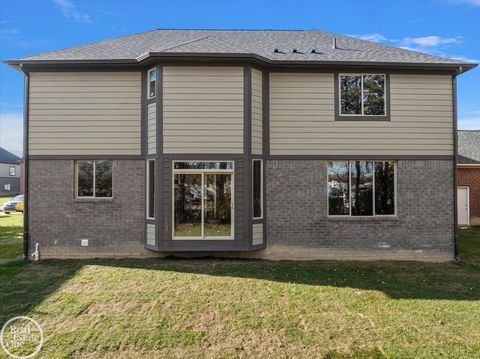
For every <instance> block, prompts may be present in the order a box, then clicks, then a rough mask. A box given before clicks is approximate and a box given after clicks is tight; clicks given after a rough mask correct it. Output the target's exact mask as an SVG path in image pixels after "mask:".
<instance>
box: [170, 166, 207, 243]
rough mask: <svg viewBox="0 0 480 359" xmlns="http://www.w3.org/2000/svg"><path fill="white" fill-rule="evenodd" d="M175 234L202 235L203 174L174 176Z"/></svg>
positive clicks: (182, 235) (181, 235) (176, 235)
mask: <svg viewBox="0 0 480 359" xmlns="http://www.w3.org/2000/svg"><path fill="white" fill-rule="evenodd" d="M174 211H175V213H174V218H175V225H174V236H175V237H201V236H202V174H200V173H199V174H175V176H174Z"/></svg>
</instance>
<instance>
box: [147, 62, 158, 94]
mask: <svg viewBox="0 0 480 359" xmlns="http://www.w3.org/2000/svg"><path fill="white" fill-rule="evenodd" d="M153 71H155V87H154V91H155V95H154V96H150V83H151V81H150V73H151V72H153ZM157 81H158V71H157V68H156V67H152V68H151V69H150V70H148V71H147V100H150V99H152V98H155V97H157Z"/></svg>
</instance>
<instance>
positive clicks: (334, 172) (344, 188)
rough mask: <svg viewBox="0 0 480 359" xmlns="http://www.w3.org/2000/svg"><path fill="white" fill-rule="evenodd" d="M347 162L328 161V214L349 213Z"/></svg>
mask: <svg viewBox="0 0 480 359" xmlns="http://www.w3.org/2000/svg"><path fill="white" fill-rule="evenodd" d="M348 166H349V165H348V161H347V162H328V214H329V215H331V216H339V215H348V214H350V209H349V206H350V202H349V179H348V176H349V171H348Z"/></svg>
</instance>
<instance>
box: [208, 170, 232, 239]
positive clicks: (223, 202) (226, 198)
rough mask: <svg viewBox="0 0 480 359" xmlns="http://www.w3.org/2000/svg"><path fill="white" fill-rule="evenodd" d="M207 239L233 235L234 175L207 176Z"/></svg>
mask: <svg viewBox="0 0 480 359" xmlns="http://www.w3.org/2000/svg"><path fill="white" fill-rule="evenodd" d="M204 216H205V219H204V236H205V237H230V236H231V235H232V175H231V174H230V173H212V174H209V173H207V174H205V213H204Z"/></svg>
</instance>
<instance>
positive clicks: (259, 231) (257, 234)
mask: <svg viewBox="0 0 480 359" xmlns="http://www.w3.org/2000/svg"><path fill="white" fill-rule="evenodd" d="M262 243H263V223H255V224H254V225H253V234H252V244H253V245H257V244H262Z"/></svg>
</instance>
